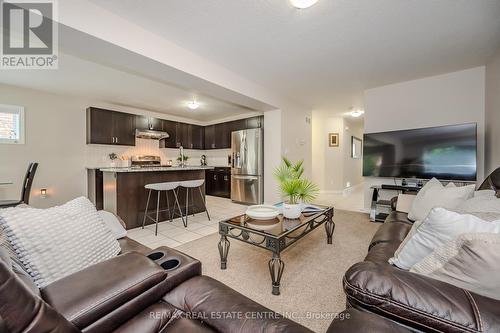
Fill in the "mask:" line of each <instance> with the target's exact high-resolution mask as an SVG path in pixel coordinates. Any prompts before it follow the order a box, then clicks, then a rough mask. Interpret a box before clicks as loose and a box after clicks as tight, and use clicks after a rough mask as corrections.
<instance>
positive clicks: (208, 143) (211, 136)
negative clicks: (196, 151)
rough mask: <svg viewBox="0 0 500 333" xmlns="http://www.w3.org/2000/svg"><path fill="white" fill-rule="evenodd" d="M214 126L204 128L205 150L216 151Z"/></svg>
mask: <svg viewBox="0 0 500 333" xmlns="http://www.w3.org/2000/svg"><path fill="white" fill-rule="evenodd" d="M216 148H217V147H216V146H215V125H210V126H205V149H216Z"/></svg>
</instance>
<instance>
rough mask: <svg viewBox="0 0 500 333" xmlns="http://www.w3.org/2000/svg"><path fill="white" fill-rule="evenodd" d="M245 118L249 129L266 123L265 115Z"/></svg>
mask: <svg viewBox="0 0 500 333" xmlns="http://www.w3.org/2000/svg"><path fill="white" fill-rule="evenodd" d="M245 120H246V128H248V129H251V128H261V127H263V126H262V125H263V123H264V117H263V116H258V117H252V118H247V119H245Z"/></svg>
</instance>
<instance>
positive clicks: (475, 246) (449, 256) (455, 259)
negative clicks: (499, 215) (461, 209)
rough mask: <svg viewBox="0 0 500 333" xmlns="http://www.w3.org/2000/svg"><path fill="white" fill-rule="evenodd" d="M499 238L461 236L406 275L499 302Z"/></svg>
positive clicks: (488, 234) (485, 234) (491, 235)
mask: <svg viewBox="0 0 500 333" xmlns="http://www.w3.org/2000/svg"><path fill="white" fill-rule="evenodd" d="M499 262H500V234H492V233H477V234H462V235H460V236H458V237H457V238H455V239H453V240H451V241H449V242H448V243H446V244H444V245H443V246H441V247H439V248H437V249H436V250H435V251H434V252H432V253H431V254H430V255H428V256H427V257H425V258H424V259H423V260H422V261H420V262H418V263H417V264H416V265H414V266H413V267H412V268H411V270H410V272H413V273H418V274H422V275H425V276H429V277H432V278H434V279H437V280H441V281H444V282H447V283H450V284H452V285H454V286H457V287H460V288H464V289H467V290H470V291H473V292H475V293H477V294H479V295H483V296H486V297H490V298H494V299H500V280H499V279H498V276H499V275H500V265H499V264H498V263H499Z"/></svg>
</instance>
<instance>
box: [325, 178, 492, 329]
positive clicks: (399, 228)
mask: <svg viewBox="0 0 500 333" xmlns="http://www.w3.org/2000/svg"><path fill="white" fill-rule="evenodd" d="M479 189H481V190H484V189H493V190H495V191H497V193H499V190H500V168H499V169H497V170H495V172H493V173H492V174H491V175H490V176H489V177H488V178H487V179H486V180H485V181H484V182H483V184H482V185H481V186H480V187H479ZM411 226H412V222H411V221H409V220H408V218H407V214H404V213H400V212H396V211H393V212H392V213H391V214H390V215H389V216H388V217H387V219H386V221H385V223H384V224H382V225H381V226H380V228H379V229H378V230H377V232H376V234H375V235H374V237H373V239H372V241H371V242H370V245H369V250H368V254H367V256H366V258H365V260H364V261H363V262H360V263H357V264H355V265H354V266H352V267H351V268H350V269H349V270H348V271H347V272H346V274H345V276H344V280H343V285H344V290H345V293H346V296H347V305H348V308H350V309H349V310H348V312H349V311H351V312H353V313H354V314H355V315H356V316H357V317H358V318H362V317H364V318H365V320H364V321H365V323H370V324H368V328H369V329H368V330H365V329H363V328H362V326H360V325H361V324H360V323H359V322H358V323H357V324H356V323H354V322H351V324H350V325H351V326H349V325H348V323H339V322H338V321H337V322H334V323H333V324H332V327H331V329H333V330H332V331H331V332H351V331H349V329H353V331H352V332H355V331H356V330H355V329H357V331H359V332H361V331H370V332H400V331H398V329H401V330H403V331H402V332H404V331H406V330H408V329H409V330H410V331H413V332H500V301H498V300H494V299H491V298H487V297H484V296H480V295H477V294H474V293H473V292H471V291H469V290H465V289H461V288H458V287H455V286H453V285H451V284H448V283H445V282H442V281H438V280H435V279H432V278H428V277H426V276H423V275H419V274H415V273H410V272H408V271H404V270H400V269H398V268H396V267H394V266H392V265H390V264H389V263H388V262H387V261H388V259H389V258H391V257H392V256H393V254H394V252H395V251H396V249H397V248H398V247H399V245H400V244H401V242H402V241H403V239H404V238H405V236H406V235H407V234H408V232H409V231H410V229H411ZM377 317H380V318H382V317H383V318H385V319H383V320H382V321H381V319H380V318H377ZM387 319H388V320H390V321H391V323H389V322H388V321H387ZM341 324H344V326H341ZM372 324H373V327H370V325H372ZM394 324H397V326H398V327H395V326H394ZM356 325H357V327H356ZM360 327H361V328H360ZM379 328H380V329H382V330H379ZM337 329H338V330H339V331H337Z"/></svg>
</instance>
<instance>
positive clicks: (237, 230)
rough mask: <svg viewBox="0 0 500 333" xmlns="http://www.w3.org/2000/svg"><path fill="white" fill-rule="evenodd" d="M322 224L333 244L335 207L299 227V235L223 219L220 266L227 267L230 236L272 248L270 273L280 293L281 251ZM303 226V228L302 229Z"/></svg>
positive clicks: (276, 290) (269, 263)
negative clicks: (259, 229)
mask: <svg viewBox="0 0 500 333" xmlns="http://www.w3.org/2000/svg"><path fill="white" fill-rule="evenodd" d="M321 224H324V225H325V231H326V239H327V244H332V236H333V232H334V230H335V223H334V222H333V208H330V209H328V210H327V211H325V212H324V213H323V214H321V215H319V216H317V217H316V218H315V219H312V220H311V221H308V222H307V223H306V224H304V225H303V226H301V227H300V228H298V229H297V230H299V231H298V232H300V234H299V235H295V233H297V230H292V231H291V232H285V233H283V234H282V235H279V236H276V235H272V234H268V233H265V232H261V231H258V230H254V229H249V228H246V227H244V226H239V225H235V224H231V223H229V222H224V221H222V222H220V223H219V234H220V235H221V236H220V241H219V244H218V247H219V255H220V268H221V269H226V268H227V256H228V254H229V247H230V245H231V243H230V242H229V240H228V238H233V239H238V240H240V241H242V242H244V243H248V244H251V245H254V246H258V247H260V248H264V249H266V250H270V251H271V252H272V253H273V256H272V258H271V259H270V260H269V262H268V266H269V273H270V275H271V285H272V294H273V295H279V294H280V283H281V277H282V276H283V271H284V270H285V262H284V261H283V260H281V252H282V251H283V250H285V249H286V248H287V247H288V246H290V245H291V244H293V243H295V242H296V241H298V240H299V239H301V238H302V237H304V236H305V235H307V234H309V233H310V232H311V231H313V230H314V229H316V228H317V227H318V226H320V225H321ZM301 228H302V229H303V230H301ZM252 235H256V236H261V237H262V241H255V240H252V237H251V236H252Z"/></svg>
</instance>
